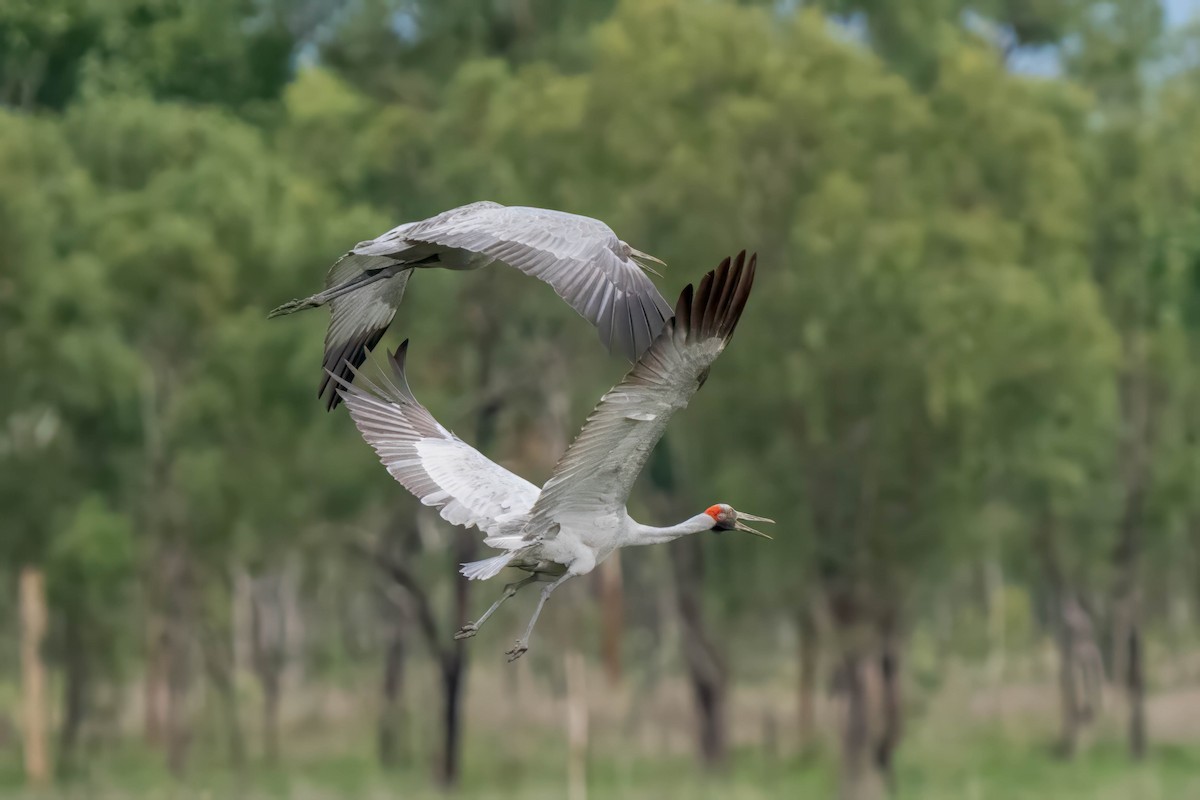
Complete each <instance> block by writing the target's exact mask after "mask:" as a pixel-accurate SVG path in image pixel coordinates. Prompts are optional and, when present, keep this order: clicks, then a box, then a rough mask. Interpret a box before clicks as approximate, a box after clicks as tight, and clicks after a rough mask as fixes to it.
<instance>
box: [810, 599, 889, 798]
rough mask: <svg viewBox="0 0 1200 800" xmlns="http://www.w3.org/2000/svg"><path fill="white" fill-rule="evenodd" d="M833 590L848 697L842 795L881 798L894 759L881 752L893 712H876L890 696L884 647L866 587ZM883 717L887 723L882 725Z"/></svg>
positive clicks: (841, 675)
mask: <svg viewBox="0 0 1200 800" xmlns="http://www.w3.org/2000/svg"><path fill="white" fill-rule="evenodd" d="M827 591H828V593H829V594H828V600H829V603H828V605H829V609H830V613H831V616H832V619H833V623H834V627H835V631H836V634H837V644H838V672H837V688H838V690H839V691H840V694H841V695H842V697H843V703H842V707H843V711H842V728H841V763H840V776H839V784H838V797H839V798H841V800H878V798H882V797H883V796H884V795H885V788H886V785H887V784H886V774H885V773H884V772H883V769H882V764H883V763H884V759H883V758H881V756H886V758H887V759H888V761H889V763H890V758H891V753H890V750H889V751H886V752H883V753H881V747H880V745H881V742H883V741H884V740H885V739H886V738H887V725H886V716H887V715H886V713H876V710H877V708H876V704H877V703H878V702H879V701H880V700H881V699H882V696H883V694H884V690H883V687H882V686H881V685H880V684H882V683H884V681H883V680H882V674H881V667H882V666H883V660H882V659H881V658H880V653H881V652H882V651H881V650H879V649H878V648H876V646H875V645H876V639H878V638H879V636H878V634H879V631H878V630H877V629H876V628H874V627H872V624H871V623H872V620H870V619H869V618H868V617H867V615H866V613H865V612H866V609H867V607H868V606H867V604H866V602H865V600H864V598H863V593H862V592H861V591H858V590H855V589H854V588H853V587H850V586H847V585H841V584H832V585H828V586H827ZM878 711H879V712H882V711H883V709H882V708H881V707H880V708H878ZM880 719H882V720H883V721H884V722H885V724H884V725H882V726H881V725H878V724H877V721H878V720H880ZM894 724H897V725H898V721H897V722H896V723H894ZM881 734H882V735H881ZM896 735H898V731H897V734H896Z"/></svg>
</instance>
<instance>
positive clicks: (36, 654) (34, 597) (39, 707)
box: [19, 565, 50, 787]
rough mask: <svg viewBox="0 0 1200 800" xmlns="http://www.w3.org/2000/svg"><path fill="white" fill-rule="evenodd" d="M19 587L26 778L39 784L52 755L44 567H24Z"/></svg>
mask: <svg viewBox="0 0 1200 800" xmlns="http://www.w3.org/2000/svg"><path fill="white" fill-rule="evenodd" d="M19 587H20V601H19V606H20V617H21V699H22V701H23V702H22V706H23V717H24V724H23V726H22V727H23V731H22V740H23V744H24V756H25V779H26V780H27V781H29V783H30V784H32V785H33V786H39V787H40V786H45V785H46V784H47V783H48V782H49V780H50V755H49V752H48V751H47V748H46V729H47V720H46V717H47V714H46V665H45V662H44V661H43V660H42V641H43V640H44V639H45V638H46V623H47V612H46V581H45V576H44V574H43V573H42V570H41V569H40V568H38V567H35V566H31V565H26V566H24V567H22V568H21V575H20V578H19Z"/></svg>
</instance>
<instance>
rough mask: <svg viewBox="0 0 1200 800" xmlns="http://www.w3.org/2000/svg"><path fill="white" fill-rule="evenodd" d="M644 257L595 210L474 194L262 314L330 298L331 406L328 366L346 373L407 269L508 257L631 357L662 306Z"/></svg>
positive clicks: (397, 293) (390, 235) (324, 392)
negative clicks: (504, 201) (589, 213)
mask: <svg viewBox="0 0 1200 800" xmlns="http://www.w3.org/2000/svg"><path fill="white" fill-rule="evenodd" d="M645 261H654V262H656V263H660V264H661V263H662V262H661V261H659V260H658V259H657V258H654V257H653V256H650V255H647V254H646V253H643V252H641V251H640V250H636V249H634V248H633V247H630V246H629V245H628V244H626V243H625V242H623V241H621V240H620V239H618V238H617V235H616V234H615V233H613V231H612V229H611V228H609V227H608V226H607V225H605V224H604V223H603V222H601V221H600V220H597V219H592V218H591V217H584V216H580V215H578V214H568V213H566V212H563V211H552V210H550V209H545V208H527V207H524V206H503V205H500V204H499V203H492V202H488V201H483V202H478V203H471V204H470V205H465V206H461V207H459V208H454V209H451V210H449V211H445V212H443V213H441V214H438V215H437V216H434V217H430V218H429V219H426V220H422V221H420V222H409V223H405V224H404V225H400V226H398V227H396V228H393V229H392V230H390V231H388V232H387V233H385V234H383V235H382V236H379V237H378V238H375V239H371V240H370V241H366V242H360V243H358V244H357V245H355V247H354V249H352V250H351V251H350V252H349V253H347V254H346V255H345V256H343V257H342V258H341V259H340V260H338V262H337V263H336V264H334V265H333V267H332V268H331V269H330V270H329V274H328V275H327V276H326V278H325V289H324V291H321V292H318V293H317V294H314V295H312V296H311V297H306V298H304V299H303V300H292V301H291V302H288V303H284V304H283V305H281V306H280V307H279V308H276V309H275V310H274V311H272V312H271V313H270V316H272V317H275V316H279V315H281V314H291V313H293V312H296V311H301V310H304V309H306V308H316V307H318V306H323V305H329V307H330V312H331V316H330V321H329V330H328V332H327V333H326V335H325V358H324V364H323V366H324V369H325V377H324V378H323V380H322V381H321V386H320V389H319V390H318V395H319V396H322V397H326V398H327V408H329V409H333V408H334V407H335V406H336V405H337V404H338V402H339V396H338V393H337V392H336V391H335V384H334V383H332V382H331V377H330V373H332V375H333V376H336V377H338V378H342V379H346V380H349V379H350V378H351V376H352V374H353V373H352V368H354V367H358V366H360V365H361V364H362V363H363V361H364V360H365V359H366V357H367V353H368V352H370V351H371V350H372V349H373V348H374V347H375V345H376V344H378V343H379V340H380V338H381V337H382V336H383V334H384V332H385V331H386V330H387V328H388V325H390V324H391V321H392V318H393V317H395V316H396V309H397V307H399V305H400V301H401V299H402V298H403V297H404V289H405V286H406V285H407V283H408V279H409V276H410V275H411V274H412V270H414V269H417V268H426V267H443V268H445V269H454V270H471V269H479V268H481V267H484V266H487V265H488V264H492V263H501V264H507V265H509V266H511V267H514V268H516V269H519V270H520V271H521V272H524V273H525V274H526V275H531V276H533V277H535V278H538V279H540V280H543V281H545V282H546V283H548V284H550V286H551V287H553V289H554V291H555V292H557V293H558V296H559V297H561V298H562V299H563V300H565V301H566V302H567V303H568V304H569V305H570V306H571V308H573V309H575V310H576V311H577V312H578V313H579V314H580V315H581V316H583V317H584V318H585V319H587V320H588V321H589V322H591V323H592V324H593V325H595V326H596V328H597V329H598V330H599V333H600V339H601V341H602V342H604V344H605V346H606V347H608V349H609V350H610V351H613V350H615V351H618V352H620V353H622V354H623V355H625V356H626V357H627V358H629V360H630V361H635V360H637V358H638V357H639V356H640V355H641V354H642V353H643V352H645V350H646V348H647V347H649V346H650V343H651V342H653V341H654V337H655V336H657V335H658V332H659V331H660V330H662V327H663V324H664V323H665V322H666V319H667V317H669V316H670V315H671V307H670V306H669V305H668V304H667V302H666V300H664V299H663V296H662V295H661V294H660V293H659V291H658V289H656V288H655V286H654V283H653V282H652V281H651V280H650V278H649V277H647V275H646V270H647V269H648V268H647V267H646V266H645V264H644V263H641V262H645Z"/></svg>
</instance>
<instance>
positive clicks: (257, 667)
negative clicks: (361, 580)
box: [250, 573, 287, 764]
mask: <svg viewBox="0 0 1200 800" xmlns="http://www.w3.org/2000/svg"><path fill="white" fill-rule="evenodd" d="M281 590H282V587H281V578H280V576H279V575H278V574H276V573H270V574H267V575H264V576H262V577H260V578H257V579H256V580H255V581H254V582H253V590H252V594H251V597H252V598H253V605H252V606H251V615H250V639H251V648H252V653H253V656H252V657H253V661H254V672H255V674H256V675H257V676H258V682H259V686H260V687H261V689H262V695H263V706H262V734H263V758H264V760H266V762H267V763H268V764H275V763H277V762H278V761H279V706H280V694H281V691H282V685H283V667H284V663H285V661H286V642H287V629H286V623H285V615H284V609H283V601H282V598H281V596H280V594H281Z"/></svg>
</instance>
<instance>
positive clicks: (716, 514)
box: [704, 503, 775, 539]
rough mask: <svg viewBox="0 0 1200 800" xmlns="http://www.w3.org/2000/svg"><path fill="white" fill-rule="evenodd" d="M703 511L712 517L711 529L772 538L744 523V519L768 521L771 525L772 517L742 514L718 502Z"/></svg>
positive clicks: (773, 521) (772, 522)
mask: <svg viewBox="0 0 1200 800" xmlns="http://www.w3.org/2000/svg"><path fill="white" fill-rule="evenodd" d="M704 513H705V514H708V515H709V516H710V517H712V518H713V528H712V529H713V530H714V531H745V532H746V533H752V534H754V535H755V536H761V537H763V538H764V539H770V538H772V537H771V536H769V535H768V534H765V533H763V532H762V531H756V530H754V528H751V527H750V526H749V525H747V524H746V521H750V522H770V523H771V524H772V525H773V524H775V520H773V519H767V518H766V517H756V516H754V515H753V514H743V513H742V512H741V511H738V510H736V509H735V508H734V507H733V506H729V505H725V504H724V503H718V504H717V505H715V506H709V507H708V508H707V509H705V511H704Z"/></svg>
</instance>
